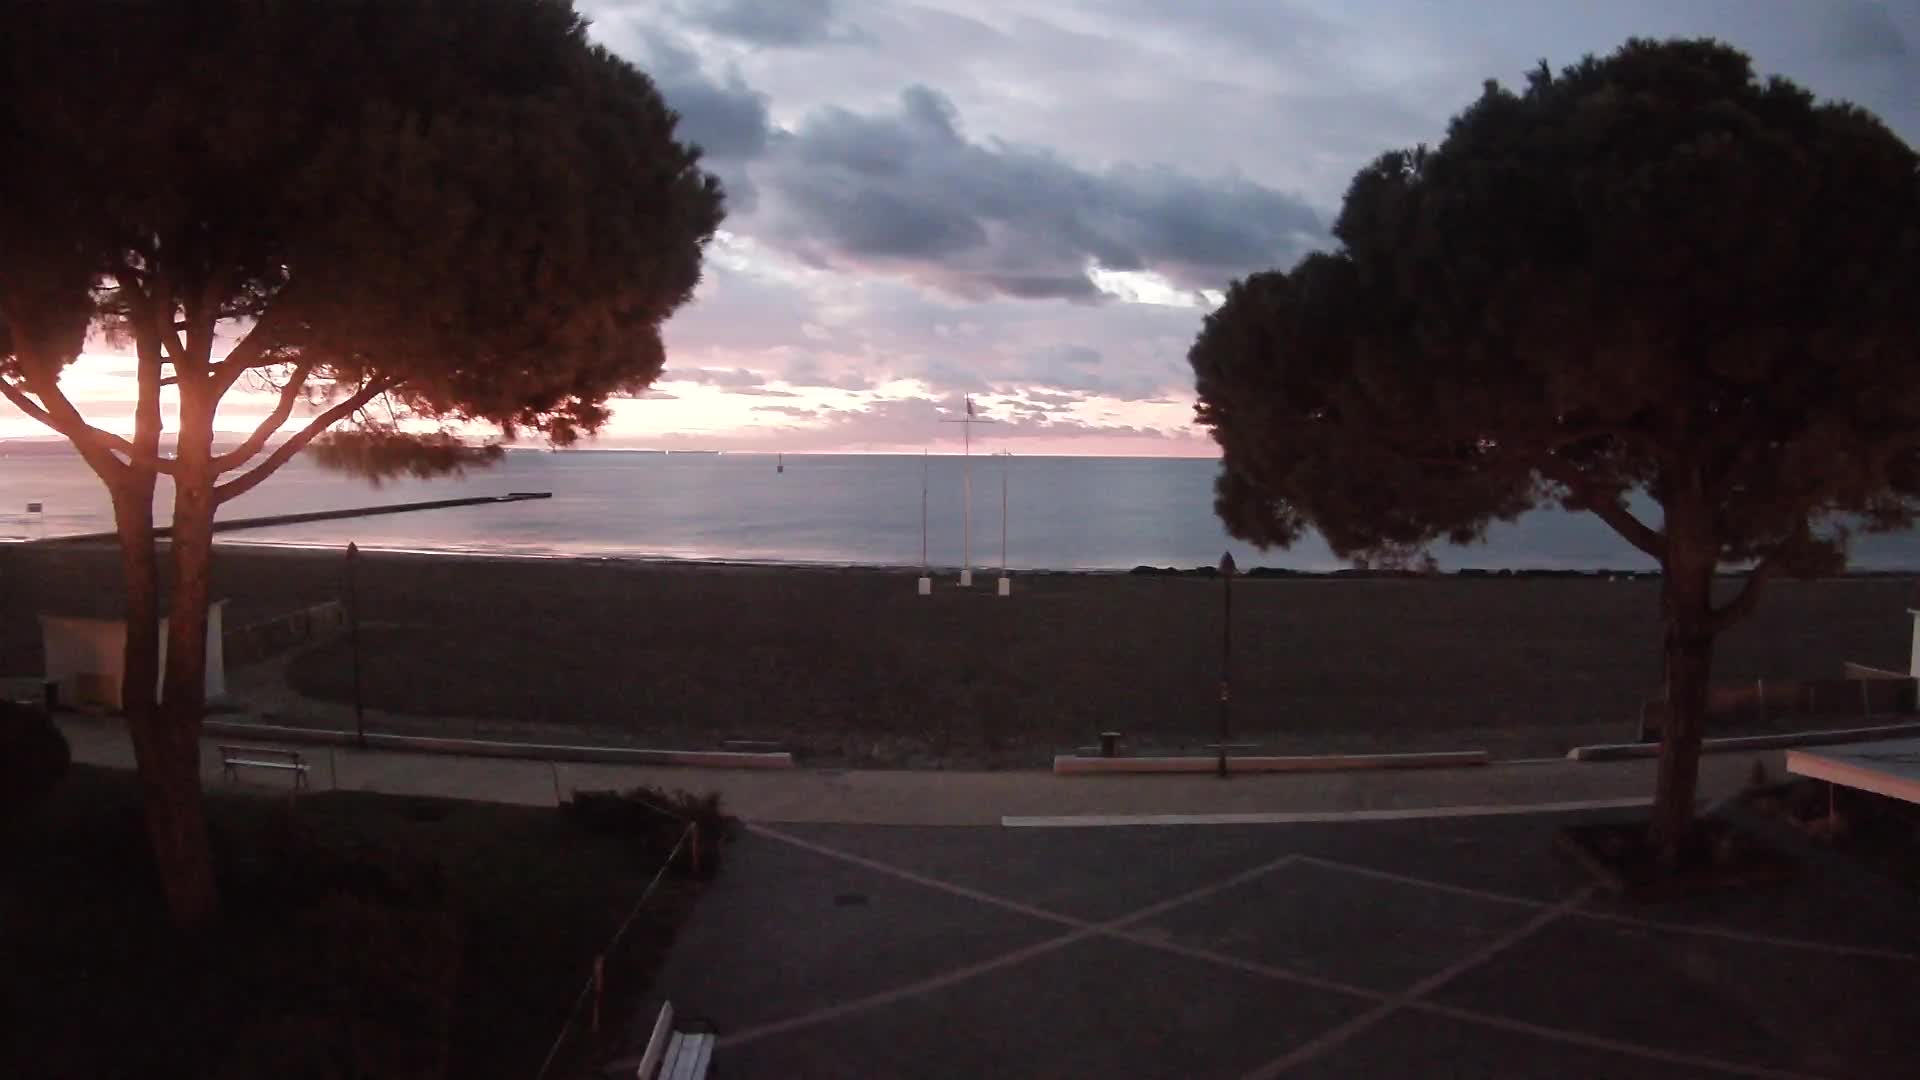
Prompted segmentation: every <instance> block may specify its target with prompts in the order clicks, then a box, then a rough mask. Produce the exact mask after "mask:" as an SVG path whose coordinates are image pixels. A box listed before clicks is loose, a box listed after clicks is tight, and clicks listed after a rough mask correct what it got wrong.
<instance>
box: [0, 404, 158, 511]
mask: <svg viewBox="0 0 1920 1080" xmlns="http://www.w3.org/2000/svg"><path fill="white" fill-rule="evenodd" d="M0 395H4V396H5V397H6V399H7V400H8V401H10V402H12V403H13V405H14V407H15V408H17V409H19V410H20V411H21V412H23V413H26V414H27V415H28V416H31V417H33V418H34V419H35V420H38V421H39V422H40V423H42V424H45V425H46V426H48V427H50V428H52V429H53V430H55V431H57V432H59V433H60V434H62V435H65V436H66V437H67V440H68V441H69V442H71V443H73V448H74V449H75V450H78V451H79V452H80V456H81V457H82V458H83V459H85V460H86V463H87V466H88V467H89V468H91V469H92V470H93V471H94V473H95V475H97V476H99V477H100V479H101V480H103V481H105V482H106V484H107V486H108V487H114V486H116V485H118V484H119V483H120V482H121V481H122V480H124V479H125V478H126V476H127V474H128V472H129V467H128V466H127V464H126V463H125V462H123V461H121V460H120V459H119V458H116V457H114V456H113V454H112V453H110V452H109V451H108V448H107V447H106V446H102V445H100V443H99V441H97V440H96V439H95V438H94V435H95V434H98V435H102V436H107V437H109V438H118V436H109V435H107V433H106V432H104V431H99V430H98V429H96V428H92V427H89V426H87V425H86V424H84V423H83V424H81V425H80V428H81V429H83V430H70V429H69V427H68V426H67V425H65V424H63V423H61V422H60V421H58V420H56V419H54V417H53V415H52V414H51V413H50V412H49V411H48V410H47V409H45V408H43V407H41V405H40V404H39V403H38V402H36V401H34V400H33V398H32V397H30V396H29V395H28V394H27V392H26V390H25V389H24V388H23V387H21V386H19V385H18V384H16V383H14V382H13V381H12V380H11V379H0ZM128 449H129V450H131V449H132V447H131V446H129V447H128Z"/></svg>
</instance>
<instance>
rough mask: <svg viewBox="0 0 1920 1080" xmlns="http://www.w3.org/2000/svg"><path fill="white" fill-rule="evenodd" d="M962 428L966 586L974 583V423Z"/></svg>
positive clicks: (969, 404) (962, 545)
mask: <svg viewBox="0 0 1920 1080" xmlns="http://www.w3.org/2000/svg"><path fill="white" fill-rule="evenodd" d="M967 418H968V419H969V420H971V419H972V418H973V399H972V398H968V399H967ZM961 430H962V431H964V432H965V433H966V435H965V437H964V440H963V441H962V443H961V445H962V446H963V447H965V449H964V450H963V451H962V453H961V462H960V490H961V497H962V498H964V499H965V500H966V510H965V513H964V514H963V515H962V522H963V525H962V531H961V539H960V584H961V586H962V587H963V588H964V587H965V586H968V585H971V584H973V425H972V424H965V425H962V427H961Z"/></svg>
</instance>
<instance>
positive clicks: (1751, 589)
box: [1707, 548, 1780, 634]
mask: <svg viewBox="0 0 1920 1080" xmlns="http://www.w3.org/2000/svg"><path fill="white" fill-rule="evenodd" d="M1779 554H1780V552H1779V549H1777V548H1776V549H1775V550H1773V551H1771V552H1769V553H1768V554H1767V557H1766V558H1764V559H1761V560H1760V561H1759V562H1758V563H1757V564H1755V565H1754V568H1753V569H1751V570H1749V571H1747V580H1746V582H1745V583H1744V584H1742V585H1741V586H1740V591H1739V593H1737V594H1736V595H1735V596H1734V598H1733V599H1731V600H1729V601H1727V602H1726V603H1724V604H1722V605H1720V606H1719V607H1717V608H1714V609H1713V610H1712V611H1711V612H1709V613H1708V615H1707V629H1708V631H1709V632H1710V633H1715V634H1717V633H1719V632H1720V631H1722V630H1725V629H1726V628H1727V627H1729V626H1732V625H1733V624H1734V623H1737V622H1739V621H1740V620H1741V619H1744V618H1746V617H1747V616H1748V615H1751V614H1752V613H1753V609H1754V605H1756V604H1758V603H1759V602H1760V589H1761V587H1762V586H1764V585H1765V584H1766V583H1767V579H1769V578H1771V577H1773V575H1774V572H1775V570H1776V569H1777V568H1778V566H1779V559H1778V558H1777V556H1778V555H1779Z"/></svg>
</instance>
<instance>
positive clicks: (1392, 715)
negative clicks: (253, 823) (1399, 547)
mask: <svg viewBox="0 0 1920 1080" xmlns="http://www.w3.org/2000/svg"><path fill="white" fill-rule="evenodd" d="M342 571H343V561H342V558H341V556H340V553H338V552H311V551H291V550H273V549H262V548H249V547H242V546H223V547H222V548H221V549H220V550H219V552H218V554H217V556H216V560H215V580H216V595H218V596H224V597H227V598H228V599H229V606H228V609H227V620H228V625H229V626H241V625H245V624H247V623H249V622H252V621H257V620H259V619H263V618H267V617H270V616H272V615H276V614H279V613H281V612H284V611H287V610H291V609H292V608H295V607H298V606H302V605H305V604H310V603H315V602H318V601H321V600H326V599H331V598H335V597H337V596H339V595H340V593H341V589H342V583H343V574H342ZM117 575H118V569H117V562H116V559H115V556H114V554H113V552H112V551H111V550H110V549H106V548H102V547H80V546H69V547H25V546H8V547H4V548H0V611H3V612H4V617H0V675H13V676H25V675H32V674H36V673H37V672H38V671H39V665H40V650H39V642H38V629H37V626H36V623H35V619H34V615H35V614H36V613H37V612H42V611H49V612H57V611H63V610H74V609H76V608H78V607H98V606H100V605H102V604H103V603H104V604H110V603H111V598H112V596H113V594H114V592H115V591H116V590H117V589H118V576H117ZM915 576H916V574H915V572H913V571H900V570H825V569H818V570H816V569H800V568H763V567H735V566H712V565H701V564H672V563H647V562H632V561H599V560H532V559H486V558H463V557H447V556H425V555H405V554H387V553H378V552H369V553H363V555H362V558H361V565H360V572H359V589H360V597H361V604H362V620H363V623H362V630H361V635H360V639H361V647H362V650H363V657H364V660H363V680H364V692H365V697H366V701H367V703H368V705H369V707H370V708H372V709H374V710H377V711H378V712H379V713H380V714H381V715H383V716H384V715H387V714H400V715H401V716H403V717H412V718H417V721H416V722H407V721H396V723H400V724H403V725H404V726H406V727H409V728H411V729H414V730H446V731H451V732H454V733H459V734H478V735H481V736H485V737H518V738H540V739H562V738H570V737H574V736H576V735H582V736H591V737H604V738H611V739H615V740H617V741H621V742H630V743H635V744H641V745H655V746H674V747H714V746H717V745H719V744H720V742H721V741H722V740H725V739H734V738H744V739H769V740H777V741H781V742H783V743H785V744H787V745H789V746H791V747H792V748H793V749H795V750H796V751H797V752H798V753H800V754H801V755H802V756H803V757H804V758H805V759H806V760H809V761H810V762H813V763H816V764H827V765H868V764H907V765H924V766H939V765H944V766H947V767H963V766H964V767H974V766H997V767H1026V766H1035V765H1041V764H1044V763H1045V762H1046V761H1047V760H1048V758H1049V756H1050V755H1051V754H1053V753H1055V752H1057V751H1064V750H1071V749H1072V748H1074V747H1076V746H1083V745H1088V744H1091V743H1093V742H1094V741H1095V734H1096V733H1097V732H1099V731H1101V730H1103V729H1115V730H1119V731H1122V732H1124V733H1126V735H1127V737H1128V740H1129V745H1130V747H1131V748H1132V749H1133V750H1135V751H1144V750H1153V749H1186V750H1193V749H1197V748H1199V747H1200V746H1202V745H1203V744H1205V743H1208V742H1211V741H1213V740H1214V739H1215V737H1216V732H1217V730H1218V726H1217V725H1218V716H1219V712H1218V704H1217V702H1218V685H1219V680H1220V655H1221V621H1220V612H1221V583H1220V582H1219V581H1218V580H1207V579H1200V578H1155V577H1138V576H1129V575H1077V576H1075V575H1050V576H1031V577H1016V578H1015V581H1014V595H1013V596H1012V597H1011V598H1007V599H1001V598H998V597H996V596H995V595H993V585H992V579H993V575H992V574H991V573H989V572H981V573H979V574H977V575H976V582H977V585H976V587H975V588H974V589H973V590H972V591H971V592H968V591H963V590H960V589H958V588H956V587H955V585H954V581H953V575H952V574H951V573H948V574H944V575H941V576H939V577H938V578H937V579H936V587H935V595H933V596H932V597H920V596H917V595H915V592H914V578H915ZM1658 589H1659V586H1658V583H1657V582H1656V581H1653V580H1648V579H1637V580H1618V581H1609V580H1603V579H1592V578H1583V579H1564V578H1526V577H1514V578H1486V579H1475V578H1452V577H1439V578H1430V579H1418V580H1381V579H1350V578H1349V579H1341V578H1335V579H1284V578H1283V579H1245V578H1243V579H1240V580H1238V581H1236V583H1235V585H1234V628H1233V635H1234V638H1233V735H1234V739H1235V740H1236V741H1247V742H1255V743H1258V744H1259V745H1260V747H1261V749H1262V750H1263V751H1265V752H1273V753H1301V752H1319V751H1345V752H1369V751H1384V750H1399V749H1446V748H1472V747H1485V748H1487V749H1489V750H1491V751H1493V752H1494V753H1495V754H1496V755H1498V756H1505V757H1527V756H1544V755H1552V754H1559V753H1563V752H1564V751H1565V750H1566V748H1567V747H1568V746H1571V745H1575V744H1578V743H1583V742H1596V741H1626V740H1630V739H1631V738H1633V736H1634V733H1635V726H1636V717H1637V715H1638V709H1639V704H1640V702H1641V701H1642V699H1644V698H1645V697H1647V696H1648V695H1650V694H1651V693H1653V692H1654V691H1655V690H1656V689H1657V685H1658V680H1659V677H1660V671H1661V665H1660V659H1659V650H1660V623H1659V619H1658V608H1657V602H1658ZM1912 594H1913V582H1912V579H1910V578H1890V577H1861V578H1842V579H1831V580H1823V581H1815V582H1778V583H1775V584H1773V585H1772V586H1770V587H1769V590H1768V593H1767V595H1766V597H1765V599H1764V600H1763V601H1762V603H1761V605H1760V608H1759V611H1758V612H1757V613H1756V614H1755V615H1754V617H1753V618H1752V619H1751V620H1749V621H1748V622H1746V623H1743V624H1742V625H1740V626H1738V627H1736V628H1735V629H1734V630H1732V631H1731V632H1729V633H1728V634H1727V635H1726V636H1725V637H1724V638H1723V639H1722V646H1721V648H1720V650H1719V654H1718V660H1717V664H1716V671H1715V681H1716V682H1717V683H1742V682H1748V683H1750V682H1751V681H1752V680H1754V679H1756V678H1768V679H1784V678H1833V677H1837V676H1838V675H1839V674H1840V668H1841V664H1842V662H1843V661H1847V660H1855V661H1859V662H1863V663H1867V664H1872V665H1875V666H1880V667H1888V668H1896V669H1900V670H1904V669H1905V667H1906V661H1907V654H1908V641H1909V634H1910V619H1909V617H1908V615H1907V614H1906V608H1907V604H1908V601H1909V599H1910V598H1911V596H1912ZM285 672H286V679H287V682H288V683H290V684H291V686H292V688H293V689H294V690H295V691H297V692H298V694H300V695H304V696H306V697H307V698H310V699H318V700H321V701H327V702H333V703H336V704H337V703H343V702H346V701H348V700H350V694H351V685H352V684H351V669H350V664H349V654H348V650H347V646H346V642H345V640H344V639H336V640H334V641H332V642H328V643H326V644H323V645H321V646H319V647H316V648H313V649H310V650H308V651H306V652H303V653H301V654H299V655H297V656H296V657H294V658H293V659H292V661H291V662H289V663H288V664H286V665H285ZM338 713H339V710H338V709H337V708H335V709H334V710H333V711H332V714H331V715H334V716H337V715H338Z"/></svg>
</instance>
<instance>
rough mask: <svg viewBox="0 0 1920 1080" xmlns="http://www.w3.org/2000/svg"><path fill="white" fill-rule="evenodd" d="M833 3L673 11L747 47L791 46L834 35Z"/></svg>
mask: <svg viewBox="0 0 1920 1080" xmlns="http://www.w3.org/2000/svg"><path fill="white" fill-rule="evenodd" d="M834 8H835V4H834V0H680V2H679V3H677V4H675V5H674V9H675V11H676V12H677V13H678V14H679V15H680V16H681V17H682V18H684V19H686V20H687V21H688V22H691V23H693V24H695V25H697V26H700V27H702V28H704V29H707V30H710V31H712V32H714V33H716V34H724V35H726V36H727V37H731V38H736V39H738V40H740V41H744V42H747V43H748V44H750V45H763V46H794V45H811V44H815V43H817V42H821V41H826V40H827V39H829V38H830V37H833V36H834V34H835V19H834V15H835V12H834Z"/></svg>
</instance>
